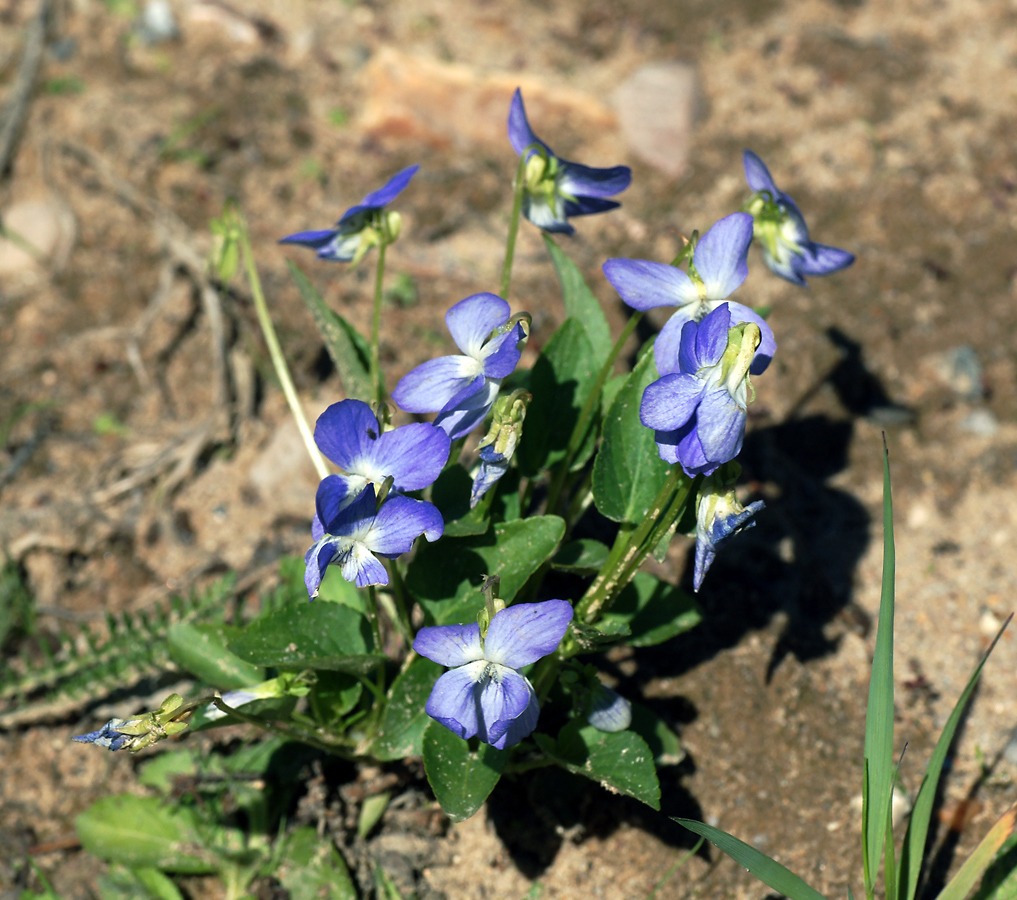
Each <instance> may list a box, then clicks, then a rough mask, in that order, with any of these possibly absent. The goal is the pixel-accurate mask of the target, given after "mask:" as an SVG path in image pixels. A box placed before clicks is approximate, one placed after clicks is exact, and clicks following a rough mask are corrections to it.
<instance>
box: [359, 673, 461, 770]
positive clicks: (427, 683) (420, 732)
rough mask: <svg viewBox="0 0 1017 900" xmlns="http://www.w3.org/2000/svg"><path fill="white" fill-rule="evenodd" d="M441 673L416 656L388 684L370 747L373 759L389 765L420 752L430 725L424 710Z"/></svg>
mask: <svg viewBox="0 0 1017 900" xmlns="http://www.w3.org/2000/svg"><path fill="white" fill-rule="evenodd" d="M443 671H444V668H443V667H442V666H439V665H438V664H437V663H436V662H432V661H431V660H429V659H425V658H424V657H423V656H418V657H417V658H416V659H415V660H413V662H411V663H410V665H409V668H407V669H406V671H405V672H402V673H401V674H400V675H399V677H398V678H396V680H395V681H394V682H393V683H392V687H391V689H390V690H389V696H388V705H387V706H386V707H385V714H384V715H383V716H382V719H381V727H380V728H379V729H378V735H377V737H376V738H375V739H374V744H373V745H372V747H371V755H372V756H373V757H374V758H375V759H377V760H379V761H381V762H390V761H392V760H396V759H405V758H406V757H407V756H419V755H420V754H421V753H422V752H423V750H422V746H423V740H424V732H425V731H426V730H427V726H428V724H429V723H430V721H431V718H430V716H428V715H427V713H426V712H425V711H424V706H425V705H426V704H427V698H428V697H430V696H431V688H433V687H434V683H435V682H436V681H437V680H438V678H439V676H440V675H441V673H442V672H443Z"/></svg>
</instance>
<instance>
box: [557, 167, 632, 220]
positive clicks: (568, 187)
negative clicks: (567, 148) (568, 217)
mask: <svg viewBox="0 0 1017 900" xmlns="http://www.w3.org/2000/svg"><path fill="white" fill-rule="evenodd" d="M559 163H560V165H561V168H562V174H561V178H560V180H559V181H558V189H559V190H560V191H561V192H562V193H563V194H571V195H572V196H573V197H576V198H577V199H578V198H580V197H613V196H614V195H615V194H620V193H621V192H622V191H624V190H625V189H626V188H627V187H628V186H629V185H630V184H631V183H632V170H631V169H630V168H629V167H628V166H612V167H611V168H609V169H597V168H594V167H593V166H584V165H581V164H580V163H574V162H569V161H568V160H566V159H561V160H559ZM591 212H601V210H591ZM572 215H575V213H573V214H572Z"/></svg>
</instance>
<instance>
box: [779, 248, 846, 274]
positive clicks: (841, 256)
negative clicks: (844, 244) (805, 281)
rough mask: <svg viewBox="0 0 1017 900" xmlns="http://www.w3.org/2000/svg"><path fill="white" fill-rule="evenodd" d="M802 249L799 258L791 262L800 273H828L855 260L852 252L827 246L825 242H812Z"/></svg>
mask: <svg viewBox="0 0 1017 900" xmlns="http://www.w3.org/2000/svg"><path fill="white" fill-rule="evenodd" d="M802 251H803V252H802V255H801V258H800V259H797V260H794V261H793V263H792V264H793V265H794V267H795V269H797V271H798V272H799V274H801V275H829V274H830V273H831V272H839V271H840V270H841V269H846V268H847V267H848V266H850V265H851V263H853V262H854V261H855V255H854V254H853V253H848V251H847V250H840V249H838V248H837V247H827V246H826V244H816V243H812V244H810V245H809V246H808V247H803V248H802Z"/></svg>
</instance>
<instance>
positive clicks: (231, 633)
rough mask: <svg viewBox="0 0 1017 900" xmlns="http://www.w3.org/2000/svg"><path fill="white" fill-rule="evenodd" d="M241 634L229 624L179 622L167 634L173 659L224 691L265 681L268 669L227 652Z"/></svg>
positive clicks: (207, 682)
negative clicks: (228, 647)
mask: <svg viewBox="0 0 1017 900" xmlns="http://www.w3.org/2000/svg"><path fill="white" fill-rule="evenodd" d="M238 633H239V629H237V628H230V627H229V626H227V625H220V624H206V625H192V624H191V623H189V622H177V623H176V624H175V625H173V626H171V627H170V629H169V632H168V633H167V635H166V643H167V647H168V650H169V655H170V659H172V660H173V662H175V663H176V664H177V665H178V666H180V667H181V668H183V669H186V670H187V671H188V672H190V673H191V674H192V675H194V676H196V677H198V678H200V679H201V680H202V681H204V682H205V683H206V684H210V685H212V687H216V688H219V689H220V690H222V691H228V690H235V689H236V688H242V687H249V686H250V685H252V684H259V683H260V682H262V681H264V680H265V670H264V669H262V668H260V667H259V666H253V665H251V664H250V663H248V662H244V661H243V660H242V659H240V657H238V656H236V655H234V654H233V653H230V651H229V650H227V649H226V646H227V644H228V643H229V641H230V639H232V638H234V637H236V636H237V634H238Z"/></svg>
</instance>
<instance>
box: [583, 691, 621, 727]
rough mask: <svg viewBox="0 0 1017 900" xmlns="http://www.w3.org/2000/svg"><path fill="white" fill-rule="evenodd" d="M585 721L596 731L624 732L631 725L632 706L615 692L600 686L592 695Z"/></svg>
mask: <svg viewBox="0 0 1017 900" xmlns="http://www.w3.org/2000/svg"><path fill="white" fill-rule="evenodd" d="M586 721H587V722H589V723H590V724H591V725H592V726H593V727H594V728H596V729H597V731H606V732H609V733H613V732H616V731H624V730H625V729H626V728H628V727H629V725H631V724H632V704H631V703H629V701H628V700H626V699H625V698H624V697H623V696H622V695H621V694H619V693H618V692H617V691H612V690H611V688H607V687H604V686H603V685H600V686H599V687H598V688H597V689H596V691H595V693H594V695H593V701H592V702H591V703H590V712H589V714H588V715H587V717H586Z"/></svg>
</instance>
